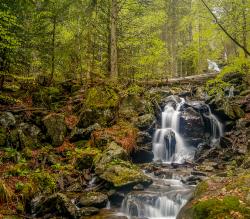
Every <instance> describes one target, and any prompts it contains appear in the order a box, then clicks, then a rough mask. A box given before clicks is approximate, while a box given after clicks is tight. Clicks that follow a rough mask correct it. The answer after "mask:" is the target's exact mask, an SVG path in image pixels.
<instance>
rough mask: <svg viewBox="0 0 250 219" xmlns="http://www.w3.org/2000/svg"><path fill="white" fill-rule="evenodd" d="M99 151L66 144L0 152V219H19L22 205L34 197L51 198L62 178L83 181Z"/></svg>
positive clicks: (9, 149)
mask: <svg viewBox="0 0 250 219" xmlns="http://www.w3.org/2000/svg"><path fill="white" fill-rule="evenodd" d="M99 153H100V151H99V150H98V149H95V148H91V147H90V145H89V144H88V143H82V144H80V145H78V146H76V145H75V144H72V143H70V142H68V141H65V142H64V143H63V145H61V146H60V147H57V148H53V147H52V146H50V145H46V146H44V147H42V148H40V149H33V150H32V149H28V148H25V149H24V150H22V151H17V150H16V149H13V148H4V149H2V150H0V218H1V215H22V214H24V213H25V205H26V203H27V202H29V201H30V200H31V199H32V198H33V197H34V196H35V195H38V194H41V193H43V194H52V193H54V192H56V191H59V190H62V189H65V188H62V185H61V183H60V182H62V181H63V180H64V178H63V177H64V176H67V177H71V178H72V179H73V180H78V179H81V180H83V178H84V177H83V174H84V172H83V171H82V170H83V169H90V171H91V168H92V165H93V164H92V162H93V159H94V157H95V156H96V155H98V154H99Z"/></svg>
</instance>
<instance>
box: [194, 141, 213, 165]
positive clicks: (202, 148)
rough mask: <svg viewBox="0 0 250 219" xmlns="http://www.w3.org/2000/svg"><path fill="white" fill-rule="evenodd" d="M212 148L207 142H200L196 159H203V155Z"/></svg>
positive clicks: (197, 160)
mask: <svg viewBox="0 0 250 219" xmlns="http://www.w3.org/2000/svg"><path fill="white" fill-rule="evenodd" d="M210 149H211V147H210V146H209V145H208V144H206V143H202V144H199V145H198V147H197V150H196V152H195V156H194V160H195V161H196V162H199V161H202V159H201V157H202V155H203V154H204V153H205V152H206V151H208V150H210ZM203 159H205V158H203Z"/></svg>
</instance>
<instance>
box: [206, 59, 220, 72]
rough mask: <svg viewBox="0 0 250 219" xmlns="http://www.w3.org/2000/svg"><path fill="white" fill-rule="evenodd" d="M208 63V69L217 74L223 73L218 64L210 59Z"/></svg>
mask: <svg viewBox="0 0 250 219" xmlns="http://www.w3.org/2000/svg"><path fill="white" fill-rule="evenodd" d="M207 62H208V69H209V70H212V71H215V72H220V71H221V70H220V68H219V66H218V65H217V63H216V62H214V61H211V60H209V59H208V60H207Z"/></svg>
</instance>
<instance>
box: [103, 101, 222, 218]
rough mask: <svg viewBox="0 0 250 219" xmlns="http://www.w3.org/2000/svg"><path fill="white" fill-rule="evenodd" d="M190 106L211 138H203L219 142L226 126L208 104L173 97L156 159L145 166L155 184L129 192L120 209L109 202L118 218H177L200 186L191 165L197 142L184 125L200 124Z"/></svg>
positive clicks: (160, 132)
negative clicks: (193, 141)
mask: <svg viewBox="0 0 250 219" xmlns="http://www.w3.org/2000/svg"><path fill="white" fill-rule="evenodd" d="M190 109H195V110H196V112H198V113H199V115H200V119H201V120H202V126H203V131H204V132H206V133H205V134H204V136H206V138H207V139H203V141H207V142H208V143H209V144H210V145H211V144H216V143H217V142H218V141H219V139H220V137H221V136H222V135H223V127H222V124H221V123H220V121H219V120H218V119H217V118H216V116H215V115H213V114H212V112H211V109H210V108H209V106H208V105H206V104H205V103H203V102H200V101H192V102H188V103H187V102H186V100H185V99H184V98H178V97H175V96H172V97H171V98H170V99H168V101H167V103H166V105H165V107H164V108H163V110H162V115H161V122H160V123H159V127H158V128H157V129H156V130H155V133H154V136H153V142H152V145H153V149H152V150H153V154H154V159H153V161H152V162H151V163H150V164H147V165H144V166H142V169H143V171H144V172H145V173H146V174H147V175H148V176H150V177H151V178H152V180H153V184H152V185H150V186H149V187H148V188H146V189H140V190H134V191H131V192H129V193H128V194H126V195H125V197H124V199H123V201H122V204H121V207H120V208H117V207H113V206H112V203H110V202H109V203H108V206H107V209H106V211H108V212H109V213H110V212H112V213H111V215H113V216H117V217H114V218H129V219H176V218H177V216H178V213H179V212H180V210H181V208H182V207H183V206H184V205H185V204H186V203H187V202H188V201H189V199H190V198H191V196H192V192H193V191H194V188H195V185H196V181H195V178H196V176H197V175H199V173H197V172H196V173H195V172H194V170H193V167H192V165H188V164H189V163H192V160H193V159H194V156H195V151H196V150H197V149H196V148H197V144H196V145H195V144H194V143H192V141H191V143H190V141H188V139H187V137H184V136H187V135H185V134H186V133H185V132H183V127H182V126H185V125H190V123H192V122H193V123H195V124H194V125H195V126H196V125H197V124H196V123H197V120H194V118H196V117H195V116H194V115H195V113H194V112H195V111H192V110H190ZM187 112H188V117H187V118H188V119H186V124H184V123H183V118H182V117H183V115H184V114H186V113H187ZM197 118H198V117H197ZM189 131H190V130H189ZM203 131H202V130H200V132H203ZM189 137H191V139H192V138H193V136H189ZM188 179H194V180H193V181H192V180H191V181H189V180H188ZM107 218H113V217H111V216H110V217H107Z"/></svg>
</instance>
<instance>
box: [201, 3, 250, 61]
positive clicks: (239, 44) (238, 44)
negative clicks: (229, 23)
mask: <svg viewBox="0 0 250 219" xmlns="http://www.w3.org/2000/svg"><path fill="white" fill-rule="evenodd" d="M201 2H202V3H203V5H204V6H205V7H206V8H207V10H208V11H209V13H210V14H211V15H212V16H213V17H214V19H215V22H216V24H217V25H218V26H219V27H220V29H221V30H222V31H223V32H224V33H225V34H226V35H227V36H228V37H229V38H230V39H231V40H232V41H233V42H234V43H235V44H236V45H237V46H238V47H240V48H241V49H242V50H243V51H244V52H245V54H247V55H248V56H250V52H249V51H248V50H247V48H245V47H244V46H243V45H242V44H241V43H240V42H238V40H237V39H235V38H234V37H233V36H232V35H231V34H230V33H229V32H228V31H227V30H226V29H225V28H224V27H223V26H222V24H221V23H220V22H219V20H218V18H217V17H216V15H215V14H214V13H213V11H212V10H211V9H210V8H209V7H208V5H207V4H206V2H205V1H204V0H201Z"/></svg>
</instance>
